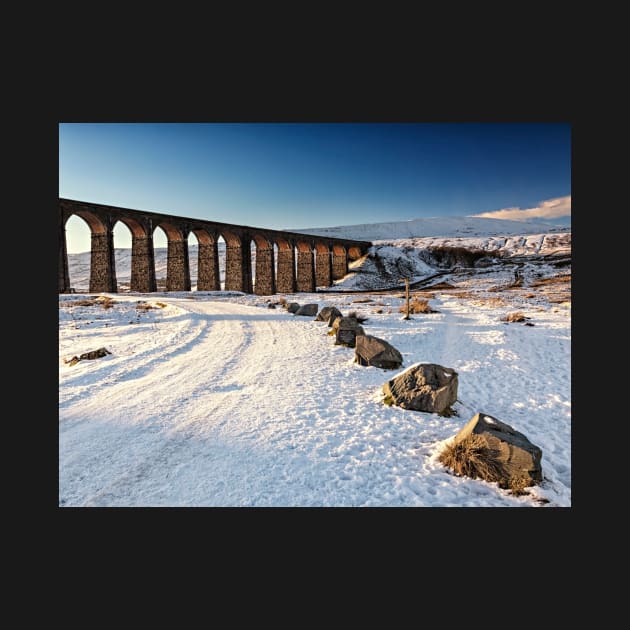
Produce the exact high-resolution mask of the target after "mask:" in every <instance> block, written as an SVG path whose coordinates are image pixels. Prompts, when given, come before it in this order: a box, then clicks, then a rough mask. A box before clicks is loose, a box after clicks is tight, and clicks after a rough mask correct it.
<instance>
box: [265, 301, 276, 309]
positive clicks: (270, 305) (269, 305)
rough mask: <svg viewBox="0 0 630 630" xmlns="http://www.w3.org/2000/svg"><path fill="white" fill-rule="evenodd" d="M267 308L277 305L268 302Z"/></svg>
mask: <svg viewBox="0 0 630 630" xmlns="http://www.w3.org/2000/svg"><path fill="white" fill-rule="evenodd" d="M267 308H276V305H275V304H274V303H273V302H271V303H270V304H267Z"/></svg>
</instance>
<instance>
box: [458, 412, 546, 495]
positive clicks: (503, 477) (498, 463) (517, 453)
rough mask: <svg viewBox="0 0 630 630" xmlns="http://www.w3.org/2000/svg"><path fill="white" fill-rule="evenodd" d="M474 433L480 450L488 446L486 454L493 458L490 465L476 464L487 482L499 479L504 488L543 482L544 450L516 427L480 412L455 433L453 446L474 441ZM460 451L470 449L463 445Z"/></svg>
mask: <svg viewBox="0 0 630 630" xmlns="http://www.w3.org/2000/svg"><path fill="white" fill-rule="evenodd" d="M473 436H478V439H477V440H476V441H475V442H476V444H477V449H480V448H484V447H485V450H484V451H483V454H484V455H485V456H486V457H487V458H488V459H490V460H491V461H490V462H489V463H490V466H481V467H477V469H476V470H475V472H476V473H477V475H476V476H478V477H480V478H482V479H485V480H486V481H497V482H498V483H499V486H500V487H501V488H510V489H512V490H517V491H518V490H520V489H522V488H523V487H527V486H533V485H536V484H538V483H540V482H541V481H542V467H541V464H540V460H541V458H542V450H541V449H540V448H539V447H538V446H536V445H535V444H532V443H531V442H530V441H529V439H528V438H527V437H526V436H525V435H523V434H522V433H519V432H518V431H517V430H516V429H514V427H511V426H510V425H509V424H506V423H504V422H501V421H500V420H497V419H496V418H493V417H492V416H489V415H487V414H483V413H478V414H476V415H475V416H474V417H473V418H472V420H470V422H469V423H468V424H467V425H466V426H465V427H464V428H463V429H462V430H461V431H460V432H459V433H458V434H457V435H456V436H455V438H454V439H453V444H452V447H456V446H457V445H463V446H464V447H465V446H466V442H467V441H468V444H470V443H471V438H472V437H473ZM461 452H462V453H466V452H468V449H466V448H462V449H461ZM477 453H479V450H477ZM477 456H478V455H477Z"/></svg>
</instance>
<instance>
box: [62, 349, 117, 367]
mask: <svg viewBox="0 0 630 630" xmlns="http://www.w3.org/2000/svg"><path fill="white" fill-rule="evenodd" d="M108 354H111V352H110V351H109V350H108V349H107V348H98V350H90V351H89V352H84V353H83V354H82V355H81V356H78V357H77V356H74V357H72V358H71V359H69V360H65V359H64V363H67V364H68V365H70V366H73V365H76V364H77V363H78V362H79V361H83V360H84V359H87V360H90V361H91V360H93V359H100V358H101V357H106V356H107V355H108Z"/></svg>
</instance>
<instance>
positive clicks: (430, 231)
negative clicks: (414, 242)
mask: <svg viewBox="0 0 630 630" xmlns="http://www.w3.org/2000/svg"><path fill="white" fill-rule="evenodd" d="M570 230H571V228H570V227H567V226H566V225H565V226H557V227H554V226H550V225H549V223H542V222H541V223H534V222H530V221H507V220H504V219H484V218H480V217H430V218H425V219H411V220H410V221H393V222H387V223H364V224H360V225H340V226H337V227H324V228H308V229H304V230H292V231H293V232H301V233H303V234H320V235H322V236H337V237H340V238H355V239H358V240H366V241H382V240H388V241H390V240H394V239H399V238H414V237H425V236H443V237H454V236H461V237H465V236H512V235H516V234H518V235H525V234H546V233H548V232H567V231H570Z"/></svg>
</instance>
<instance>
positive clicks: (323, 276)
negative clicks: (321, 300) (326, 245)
mask: <svg viewBox="0 0 630 630" xmlns="http://www.w3.org/2000/svg"><path fill="white" fill-rule="evenodd" d="M315 284H316V286H318V287H329V286H330V285H331V284H332V258H331V255H330V252H329V251H326V252H320V251H318V252H316V254H315Z"/></svg>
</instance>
